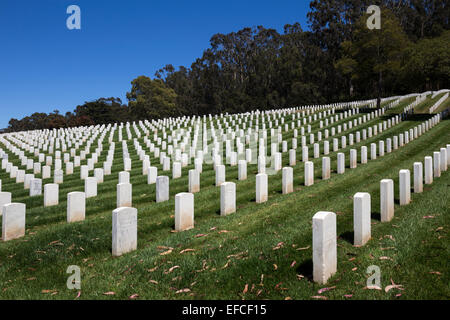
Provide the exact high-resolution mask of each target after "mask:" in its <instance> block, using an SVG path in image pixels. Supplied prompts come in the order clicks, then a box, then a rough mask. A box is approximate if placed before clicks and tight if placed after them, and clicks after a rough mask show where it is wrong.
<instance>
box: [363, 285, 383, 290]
mask: <svg viewBox="0 0 450 320" xmlns="http://www.w3.org/2000/svg"><path fill="white" fill-rule="evenodd" d="M366 289H368V290H381V288H380V287H379V286H367V287H364V288H363V290H366Z"/></svg>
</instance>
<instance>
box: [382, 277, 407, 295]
mask: <svg viewBox="0 0 450 320" xmlns="http://www.w3.org/2000/svg"><path fill="white" fill-rule="evenodd" d="M391 283H392V285H389V286H387V287H386V288H384V292H389V290H391V289H400V290H404V289H403V286H402V285H401V284H395V283H394V280H392V278H391Z"/></svg>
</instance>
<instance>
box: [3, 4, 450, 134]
mask: <svg viewBox="0 0 450 320" xmlns="http://www.w3.org/2000/svg"><path fill="white" fill-rule="evenodd" d="M372 4H376V5H379V6H380V7H381V8H382V17H381V29H380V30H376V29H375V30H369V29H368V28H367V27H366V20H367V17H368V16H367V14H366V10H367V7H368V6H369V5H372ZM449 16H450V11H449V2H448V1H446V0H370V1H369V0H313V1H311V2H310V12H309V13H308V22H309V27H310V28H309V29H310V30H308V31H304V30H303V29H302V27H301V26H300V24H299V23H294V24H292V25H286V26H285V28H284V31H283V32H282V33H279V32H278V31H276V30H274V29H267V28H264V27H263V26H257V27H254V28H243V29H242V30H239V31H236V32H231V33H229V34H220V33H219V34H215V35H214V36H213V37H212V38H211V40H210V46H209V48H207V49H206V50H205V51H204V52H203V54H202V56H201V57H199V58H198V59H196V60H195V61H194V62H193V63H192V65H191V66H190V67H184V66H181V67H179V68H178V69H175V68H174V67H173V66H172V65H170V64H168V65H166V66H164V67H163V68H161V69H160V70H158V71H157V72H156V74H155V77H154V79H151V78H150V77H148V76H139V77H137V78H136V79H134V80H132V82H131V89H130V92H128V93H127V99H128V104H122V101H120V99H118V98H100V99H98V100H95V101H91V102H86V103H85V104H83V105H81V106H77V107H76V109H75V111H74V112H73V113H70V112H69V113H67V114H66V115H65V116H62V115H60V114H59V113H58V112H54V113H51V114H48V115H47V114H42V113H35V114H33V115H31V116H28V117H25V118H23V119H22V120H17V119H11V121H10V123H9V127H8V130H10V131H18V130H30V129H40V128H56V127H64V126H79V125H90V124H97V123H113V122H123V121H134V120H142V119H157V118H163V117H172V116H179V115H184V114H185V115H203V114H209V113H211V114H215V113H221V112H243V111H249V110H255V109H272V108H277V107H286V106H298V105H305V104H313V103H325V102H335V101H342V100H356V99H367V98H373V97H374V96H378V97H381V96H390V95H399V94H405V93H411V92H422V91H426V90H439V89H442V88H448V87H449V79H450V54H449V51H448V43H449V40H450V31H449V30H450V28H449V21H448V20H449Z"/></svg>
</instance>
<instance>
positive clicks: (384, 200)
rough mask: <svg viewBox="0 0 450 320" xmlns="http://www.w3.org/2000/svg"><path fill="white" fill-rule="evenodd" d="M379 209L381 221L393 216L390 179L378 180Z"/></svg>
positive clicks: (390, 218) (386, 220)
mask: <svg viewBox="0 0 450 320" xmlns="http://www.w3.org/2000/svg"><path fill="white" fill-rule="evenodd" d="M380 211H381V212H380V215H381V222H388V221H391V220H392V218H393V217H394V181H393V180H392V179H383V180H381V181H380Z"/></svg>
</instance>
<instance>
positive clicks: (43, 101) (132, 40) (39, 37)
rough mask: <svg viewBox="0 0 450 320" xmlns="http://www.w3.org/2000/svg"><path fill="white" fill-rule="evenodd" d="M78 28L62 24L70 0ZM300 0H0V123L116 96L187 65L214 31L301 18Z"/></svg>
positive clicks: (275, 24)
mask: <svg viewBox="0 0 450 320" xmlns="http://www.w3.org/2000/svg"><path fill="white" fill-rule="evenodd" d="M72 4H75V5H78V6H79V7H80V9H81V30H69V29H67V27H66V19H67V18H68V17H69V14H67V13H66V9H67V7H68V6H69V5H72ZM308 10H309V1H305V0H278V1H274V0H271V1H267V0H258V1H255V0H247V1H246V0H240V1H236V0H226V1H214V0H210V1H203V0H201V1H200V0H192V1H181V0H180V1H170V0H165V1H163V0H148V1H144V0H141V1H138V0H127V1H118V0H115V1H107V0H86V1H76V0H73V1H65V0H39V1H20V0H1V1H0V110H1V113H0V128H4V127H7V125H8V121H9V119H10V118H22V117H24V116H26V115H29V114H31V113H33V112H46V113H48V112H52V111H53V110H55V109H58V110H60V111H61V113H63V114H64V113H65V112H67V111H72V110H73V109H74V108H75V107H76V106H77V105H79V104H83V103H84V102H85V101H90V100H94V99H97V98H100V97H112V96H113V97H119V98H121V99H122V101H124V102H126V98H125V95H126V92H127V91H129V90H130V82H131V81H132V80H133V79H134V78H136V77H137V76H139V75H147V76H151V77H153V75H154V73H155V71H156V70H158V69H160V68H161V67H163V66H164V65H166V64H172V65H174V66H175V67H178V66H180V65H184V66H187V67H189V66H190V65H191V63H192V62H193V61H194V60H195V59H196V58H198V57H200V56H201V55H202V52H203V50H204V49H206V48H207V47H208V46H209V39H210V38H211V36H212V35H214V34H215V33H229V32H232V31H238V30H239V29H241V28H243V27H253V26H258V25H263V26H264V27H266V28H274V29H277V30H278V31H279V32H282V30H283V26H284V25H285V24H288V23H289V24H292V23H294V22H300V23H301V25H302V27H303V28H304V29H306V27H307V23H306V20H307V18H306V14H307V12H308Z"/></svg>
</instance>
